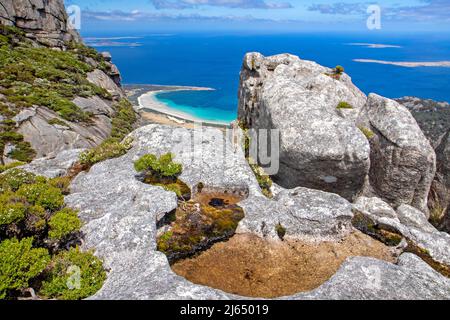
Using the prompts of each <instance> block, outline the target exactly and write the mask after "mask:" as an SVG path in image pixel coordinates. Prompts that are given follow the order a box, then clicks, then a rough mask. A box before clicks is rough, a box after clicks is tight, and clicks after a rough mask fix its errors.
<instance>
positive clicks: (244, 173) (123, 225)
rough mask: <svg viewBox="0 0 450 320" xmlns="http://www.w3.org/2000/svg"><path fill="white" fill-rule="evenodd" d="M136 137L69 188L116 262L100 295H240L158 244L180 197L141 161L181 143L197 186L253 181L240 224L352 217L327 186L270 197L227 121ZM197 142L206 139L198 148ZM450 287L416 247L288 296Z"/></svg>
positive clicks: (354, 262)
mask: <svg viewBox="0 0 450 320" xmlns="http://www.w3.org/2000/svg"><path fill="white" fill-rule="evenodd" d="M131 136H132V137H133V138H134V142H133V147H132V149H131V150H130V151H129V152H128V153H127V154H126V155H124V156H123V157H121V158H117V159H111V160H108V161H105V162H102V163H99V164H97V165H95V166H94V167H92V168H91V170H90V171H89V172H87V173H81V174H80V175H79V176H78V177H77V178H76V179H75V180H74V182H73V183H72V185H71V190H72V194H71V195H69V196H67V197H66V203H67V204H68V205H69V206H71V207H74V208H77V209H79V210H80V216H81V218H82V219H83V221H84V222H85V225H84V227H83V231H84V233H85V244H84V248H85V249H94V250H95V251H96V254H97V255H98V256H99V257H101V258H102V259H103V260H104V262H105V266H106V267H107V268H108V269H109V270H110V271H109V273H108V278H107V281H106V283H105V285H104V287H103V288H102V289H101V290H100V291H99V292H98V293H97V294H96V295H94V296H93V297H91V299H202V300H205V299H240V298H241V297H237V296H234V295H231V294H227V293H224V292H221V291H219V290H215V289H212V288H208V287H204V286H199V285H195V284H192V283H190V282H189V281H187V280H185V279H184V278H181V277H179V276H177V275H175V274H174V273H173V272H172V271H171V269H170V266H169V263H168V261H167V258H166V257H165V256H164V255H163V254H162V253H159V252H157V251H156V221H157V219H158V217H160V216H161V215H162V214H164V213H166V212H170V211H172V210H173V209H174V208H175V207H176V206H177V199H176V196H175V194H173V193H171V192H167V191H164V190H163V189H161V188H159V187H154V186H150V185H146V184H143V183H141V182H139V181H138V179H137V178H136V172H135V171H134V169H133V161H134V160H136V159H138V157H140V156H142V155H143V154H146V153H155V154H162V153H165V152H169V151H172V152H174V153H175V154H176V158H175V160H176V161H178V162H181V163H182V164H183V166H184V170H183V174H182V176H181V179H182V180H184V181H186V182H187V184H188V185H190V186H194V185H196V184H197V183H198V182H203V183H204V184H205V185H210V186H221V187H229V188H232V187H236V186H239V187H243V186H247V188H248V190H249V197H248V199H247V200H245V201H243V202H242V203H241V205H242V207H243V208H244V210H245V213H246V217H245V218H244V220H243V221H242V222H241V224H240V227H239V228H240V229H239V230H240V232H251V225H252V222H253V221H257V223H256V224H255V225H258V230H261V229H259V227H261V226H262V225H264V224H265V226H266V229H267V230H269V229H272V228H273V223H275V222H276V223H278V222H279V221H283V222H284V223H286V224H288V225H289V226H288V232H289V228H291V227H292V228H293V227H294V226H295V225H297V226H298V227H297V229H294V230H295V231H291V234H290V235H293V236H299V237H301V236H302V234H303V233H304V232H306V233H308V232H313V233H316V231H317V232H319V233H320V231H322V230H328V232H327V233H328V234H332V233H333V232H334V231H335V234H338V233H339V232H338V231H336V230H334V227H335V226H336V225H337V222H333V220H334V219H335V220H336V221H339V222H343V224H344V225H345V224H346V223H347V221H348V220H349V219H350V218H351V213H350V212H349V210H350V208H349V203H348V202H347V201H346V200H344V199H341V198H339V197H338V196H336V195H331V194H327V193H324V192H322V193H320V192H317V191H313V190H307V189H304V188H298V189H296V190H291V191H288V190H280V192H279V193H278V195H277V199H275V200H270V199H267V198H265V197H264V196H262V194H261V192H260V189H259V186H258V185H257V183H256V180H255V178H254V176H253V174H252V172H251V170H250V168H249V167H248V165H247V163H246V160H245V159H244V155H243V153H242V152H240V151H237V152H236V153H235V152H234V151H233V148H232V147H231V146H230V145H227V144H226V140H225V139H224V136H223V133H222V132H221V131H220V130H216V129H206V130H204V131H203V135H199V132H198V131H197V132H194V131H192V130H182V129H174V128H170V127H164V126H157V125H150V126H147V127H143V128H140V129H138V130H136V131H135V132H134V133H132V134H131ZM192 141H196V142H197V144H198V145H200V146H201V147H200V148H195V149H192V144H191V143H190V142H192ZM198 145H197V146H198ZM257 206H258V207H257ZM272 208H275V209H276V210H275V211H272V210H271V209H272ZM283 208H284V212H283V210H282V209H283ZM257 209H259V210H257ZM277 210H279V211H277ZM264 216H265V217H264ZM263 222H264V223H263ZM308 225H309V226H310V227H309V228H308V227H307V226H308ZM249 226H250V227H249ZM262 229H263V230H264V228H262ZM239 230H238V231H239ZM255 233H258V234H260V233H259V232H255ZM266 236H271V234H266ZM364 284H366V285H367V287H366V286H365V285H364ZM449 292H450V281H449V280H448V279H447V278H445V277H443V276H441V275H440V274H438V273H437V272H435V271H434V270H432V269H431V268H430V267H428V265H426V264H425V263H424V262H423V261H421V260H420V259H418V258H416V257H415V256H412V255H408V254H407V255H402V256H401V258H400V263H399V264H398V265H394V264H391V263H387V262H383V261H379V260H375V259H371V258H352V259H349V260H348V261H347V262H345V263H344V264H343V265H342V267H341V268H340V269H339V271H338V272H337V273H336V274H335V275H334V276H333V277H332V278H331V279H330V280H329V281H328V282H326V283H325V284H323V285H322V286H320V287H319V288H318V289H316V290H314V291H312V292H308V293H302V294H298V295H294V296H292V297H286V298H285V299H363V298H364V299H408V298H409V299H430V298H433V299H449V298H450V296H449Z"/></svg>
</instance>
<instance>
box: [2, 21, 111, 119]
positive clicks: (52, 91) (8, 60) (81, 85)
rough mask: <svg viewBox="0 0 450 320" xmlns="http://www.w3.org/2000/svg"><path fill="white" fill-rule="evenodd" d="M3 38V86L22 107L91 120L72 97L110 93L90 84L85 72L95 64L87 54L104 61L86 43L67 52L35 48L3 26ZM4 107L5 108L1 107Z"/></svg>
mask: <svg viewBox="0 0 450 320" xmlns="http://www.w3.org/2000/svg"><path fill="white" fill-rule="evenodd" d="M1 32H2V33H1V34H3V35H4V36H3V37H2V38H1V39H0V40H1V41H0V87H3V89H1V90H0V91H1V93H2V94H4V95H5V96H6V99H7V100H8V101H9V102H11V103H14V104H16V105H17V106H20V107H30V106H32V105H41V106H45V107H48V108H50V109H51V110H53V111H55V112H57V113H58V114H59V115H60V116H61V117H62V118H64V119H65V120H69V121H88V120H89V118H90V115H89V114H88V113H85V112H83V111H82V110H81V109H80V108H78V107H77V106H76V105H75V104H73V103H72V102H71V100H72V99H73V98H74V97H75V96H82V97H89V96H93V95H100V96H101V97H103V98H105V99H110V98H111V96H110V95H109V94H108V93H107V92H106V90H104V89H102V88H100V87H98V86H96V85H94V84H92V83H90V82H89V81H88V80H87V78H86V74H87V73H88V72H90V71H93V70H94V69H93V67H92V66H90V65H89V64H87V63H86V62H85V58H86V57H94V58H95V59H97V60H99V61H100V60H101V59H102V57H101V55H99V54H98V53H97V52H96V51H95V50H94V49H91V48H87V47H85V46H83V45H77V46H76V47H75V46H74V47H71V48H69V50H67V51H56V50H53V49H51V48H45V47H39V48H36V47H33V46H31V45H29V43H28V42H27V41H19V42H17V41H13V39H14V38H17V36H18V35H17V33H16V32H15V31H12V30H6V29H3V28H2V29H1ZM2 109H4V108H2Z"/></svg>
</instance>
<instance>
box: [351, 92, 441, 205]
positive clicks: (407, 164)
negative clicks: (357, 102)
mask: <svg viewBox="0 0 450 320" xmlns="http://www.w3.org/2000/svg"><path fill="white" fill-rule="evenodd" d="M358 123H359V125H360V126H362V127H364V128H366V130H370V131H371V132H373V134H374V135H373V137H370V150H371V151H370V154H371V155H370V158H371V167H370V173H369V178H370V185H371V187H372V188H373V191H374V193H375V194H376V195H378V196H379V197H381V198H382V199H384V200H387V201H388V202H389V203H390V204H392V205H394V206H399V205H401V204H408V205H412V206H414V207H416V208H418V209H419V210H421V211H422V212H425V213H428V207H427V199H428V193H429V191H430V187H431V183H432V181H433V179H434V175H435V172H436V155H435V152H434V150H433V148H432V147H431V145H430V143H429V141H428V140H427V139H426V137H425V135H424V134H423V132H422V131H421V130H420V128H419V126H418V125H417V122H416V120H415V119H414V117H413V116H412V115H411V113H410V112H409V111H408V110H407V109H406V108H405V107H403V106H401V105H400V104H398V103H397V102H395V101H393V100H389V99H386V98H383V97H380V96H378V95H375V94H371V95H370V96H369V98H368V100H367V104H366V105H365V107H364V108H363V109H362V111H361V114H360V118H359V120H358Z"/></svg>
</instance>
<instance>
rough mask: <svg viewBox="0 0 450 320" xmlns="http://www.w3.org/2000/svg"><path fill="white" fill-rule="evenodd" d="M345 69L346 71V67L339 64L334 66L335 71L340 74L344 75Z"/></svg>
mask: <svg viewBox="0 0 450 320" xmlns="http://www.w3.org/2000/svg"><path fill="white" fill-rule="evenodd" d="M344 71H345V69H344V67H343V66H339V65H338V66H336V67H335V68H334V73H335V74H338V75H342V74H343V73H344Z"/></svg>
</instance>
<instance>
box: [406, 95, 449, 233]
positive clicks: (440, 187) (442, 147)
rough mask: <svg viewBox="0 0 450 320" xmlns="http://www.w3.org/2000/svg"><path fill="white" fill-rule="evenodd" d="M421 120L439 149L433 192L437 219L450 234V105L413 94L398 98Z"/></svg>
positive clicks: (432, 196) (430, 203)
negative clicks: (415, 96) (416, 96)
mask: <svg viewBox="0 0 450 320" xmlns="http://www.w3.org/2000/svg"><path fill="white" fill-rule="evenodd" d="M397 101H398V102H399V103H401V104H403V105H404V106H405V107H407V108H408V110H410V111H411V113H412V115H413V116H414V118H415V119H416V120H417V123H418V124H419V126H420V128H421V129H422V131H423V132H424V133H425V135H426V136H427V138H428V140H430V143H431V145H432V146H433V147H434V148H435V151H436V157H437V158H436V162H437V172H436V176H435V178H434V181H433V184H432V186H431V192H430V194H429V204H428V206H429V207H430V210H431V213H432V219H433V222H434V223H435V224H436V225H438V226H439V227H440V229H442V230H445V231H446V232H448V233H450V105H449V104H448V103H446V102H436V101H433V100H423V99H419V98H413V97H404V98H401V99H397Z"/></svg>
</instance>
